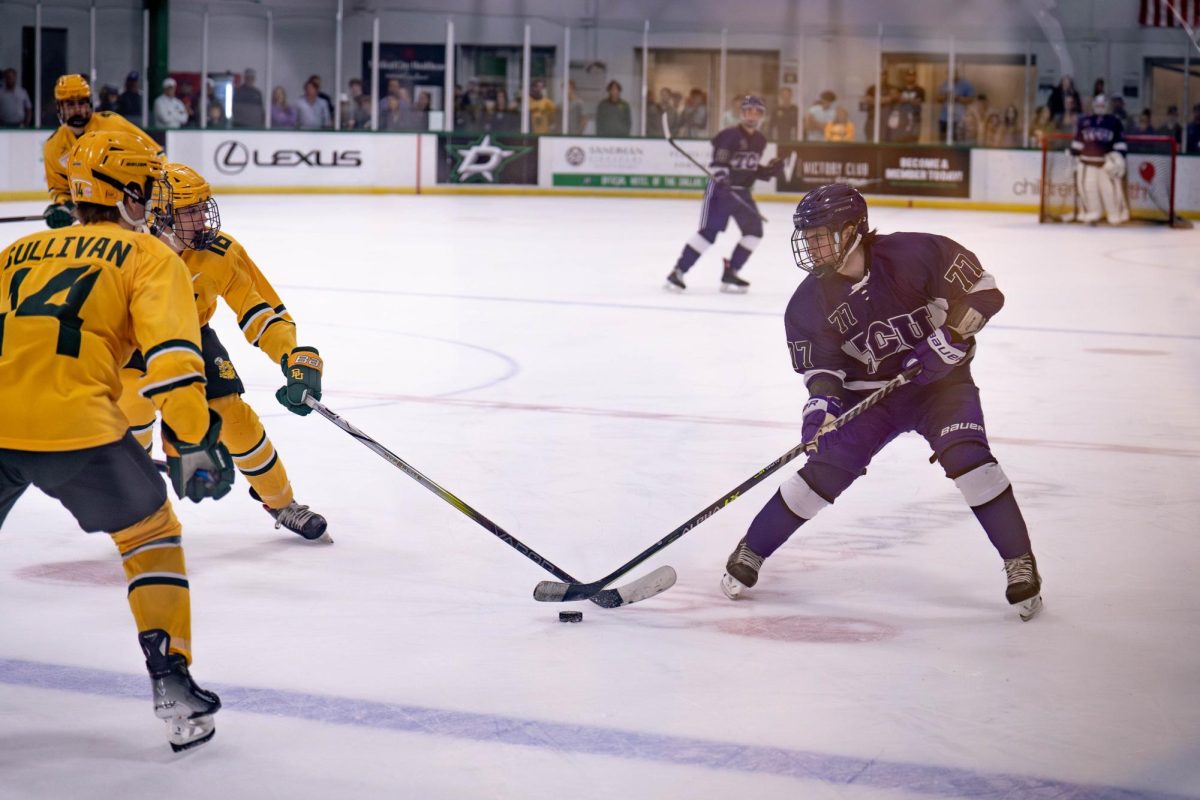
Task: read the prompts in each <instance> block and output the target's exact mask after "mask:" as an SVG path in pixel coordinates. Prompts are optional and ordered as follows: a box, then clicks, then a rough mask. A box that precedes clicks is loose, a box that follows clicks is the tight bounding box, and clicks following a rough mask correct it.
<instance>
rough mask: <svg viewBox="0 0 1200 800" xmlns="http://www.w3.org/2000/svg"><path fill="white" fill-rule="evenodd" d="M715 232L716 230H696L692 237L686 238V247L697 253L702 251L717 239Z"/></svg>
mask: <svg viewBox="0 0 1200 800" xmlns="http://www.w3.org/2000/svg"><path fill="white" fill-rule="evenodd" d="M717 233H718V231H709V230H704V231H696V232H695V233H693V234H692V238H690V239H688V247H690V248H692V249H693V250H695V251H696V252H697V253H703V252H704V251H705V250H707V249H708V248H709V246H710V245H711V244H712V243H713V242H715V241H716V240H717Z"/></svg>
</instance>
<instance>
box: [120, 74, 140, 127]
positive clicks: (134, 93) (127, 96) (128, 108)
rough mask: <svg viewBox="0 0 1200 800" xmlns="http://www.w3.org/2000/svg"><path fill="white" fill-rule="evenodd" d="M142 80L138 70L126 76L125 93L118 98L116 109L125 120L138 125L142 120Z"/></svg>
mask: <svg viewBox="0 0 1200 800" xmlns="http://www.w3.org/2000/svg"><path fill="white" fill-rule="evenodd" d="M141 78H142V76H141V75H139V74H138V71H137V70H133V71H132V72H130V73H129V74H128V75H126V76H125V91H123V92H121V96H120V97H118V98H117V107H116V108H115V109H114V110H115V111H116V112H117V113H118V114H120V115H121V116H122V117H124V118H125V119H127V120H129V121H130V122H134V123H137V124H141V120H142V91H141V85H142V84H141Z"/></svg>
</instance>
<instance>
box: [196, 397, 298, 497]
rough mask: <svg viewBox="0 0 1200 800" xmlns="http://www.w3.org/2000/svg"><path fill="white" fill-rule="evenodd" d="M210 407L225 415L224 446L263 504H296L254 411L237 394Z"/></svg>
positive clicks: (222, 427)
mask: <svg viewBox="0 0 1200 800" xmlns="http://www.w3.org/2000/svg"><path fill="white" fill-rule="evenodd" d="M208 404H209V406H210V407H212V409H213V410H215V411H216V412H217V413H218V414H220V415H221V421H222V424H221V443H222V444H224V445H225V446H226V447H228V448H229V454H230V455H231V456H232V457H233V463H234V465H235V466H236V467H237V468H238V470H239V471H241V473H242V474H243V475H245V476H246V480H247V481H249V482H250V485H251V486H253V487H254V491H255V492H256V493H257V494H258V496H259V497H261V498H262V501H263V502H264V503H266V504H267V505H268V506H270V507H271V508H283V507H284V506H286V505H287V504H288V503H290V502H292V497H293V494H292V483H291V481H289V480H288V476H287V470H285V469H284V468H283V461H282V460H280V458H279V454H278V453H276V452H275V446H274V445H272V444H271V440H270V439H269V438H267V432H266V431H265V430H264V429H263V426H262V422H261V421H260V420H259V418H258V414H257V413H255V411H254V409H253V408H251V407H250V405H249V404H248V403H247V402H246V401H245V400H243V399H242V398H241V396H240V395H236V394H231V395H226V396H225V397H218V398H216V399H215V400H210V401H209V403H208Z"/></svg>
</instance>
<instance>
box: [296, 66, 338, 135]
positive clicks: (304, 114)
mask: <svg viewBox="0 0 1200 800" xmlns="http://www.w3.org/2000/svg"><path fill="white" fill-rule="evenodd" d="M296 113H297V114H298V115H299V120H300V122H299V125H298V127H299V128H301V129H302V130H320V129H322V128H329V127H332V126H333V118H332V116H331V114H330V113H329V104H328V103H326V102H325V101H324V100H322V99H321V96H320V95H319V94H318V93H317V84H316V83H314V82H313V81H312V79H311V78H310V79H309V80H308V81H307V82H306V83H305V84H304V96H303V97H301V98H300V99H299V100H297V101H296Z"/></svg>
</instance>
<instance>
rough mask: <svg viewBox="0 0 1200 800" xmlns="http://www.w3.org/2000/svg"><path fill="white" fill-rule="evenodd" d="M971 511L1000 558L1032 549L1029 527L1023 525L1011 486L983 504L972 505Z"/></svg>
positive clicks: (1018, 554)
mask: <svg viewBox="0 0 1200 800" xmlns="http://www.w3.org/2000/svg"><path fill="white" fill-rule="evenodd" d="M971 511H973V512H974V513H975V518H976V519H977V520H979V524H980V525H982V526H983V529H984V530H985V531H987V535H988V538H989V539H991V540H992V545H993V546H994V547H995V548H996V550H997V551H998V552H999V553H1000V557H1001V558H1004V559H1009V558H1016V557H1017V556H1023V555H1025V554H1026V553H1029V552H1031V551H1032V550H1033V546H1032V545H1031V544H1030V543H1029V529H1028V528H1026V527H1025V518H1024V517H1023V516H1021V508H1020V506H1018V505H1017V498H1016V497H1014V496H1013V490H1012V487H1011V486H1009V487H1008V488H1007V489H1005V490H1004V491H1003V492H1001V493H1000V494H999V495H997V496H996V497H995V498H994V499H992V500H989V501H988V502H986V503H984V504H983V505H981V506H973V507H972V508H971Z"/></svg>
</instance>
